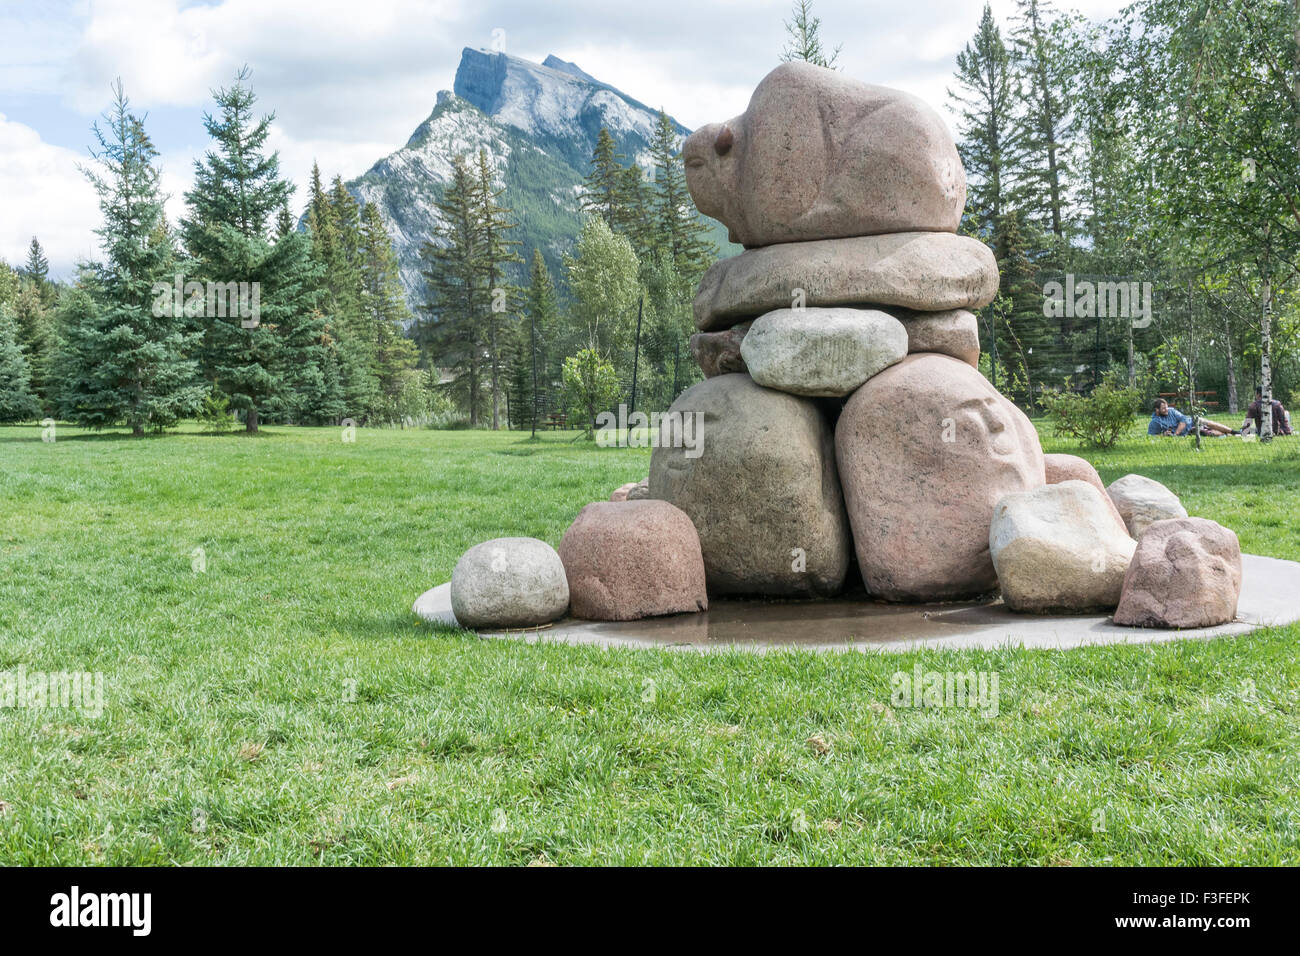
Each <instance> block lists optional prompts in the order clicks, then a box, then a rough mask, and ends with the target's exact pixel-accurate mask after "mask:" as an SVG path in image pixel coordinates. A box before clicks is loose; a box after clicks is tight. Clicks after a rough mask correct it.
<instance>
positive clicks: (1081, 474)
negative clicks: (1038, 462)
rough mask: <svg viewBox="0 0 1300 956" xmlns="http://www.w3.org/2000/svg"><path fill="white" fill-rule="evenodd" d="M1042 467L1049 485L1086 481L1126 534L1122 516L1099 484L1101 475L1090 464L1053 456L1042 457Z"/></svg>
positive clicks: (1079, 459) (1073, 457)
mask: <svg viewBox="0 0 1300 956" xmlns="http://www.w3.org/2000/svg"><path fill="white" fill-rule="evenodd" d="M1043 466H1044V470H1045V472H1046V475H1047V483H1048V484H1049V485H1059V484H1060V483H1061V482H1063V481H1086V482H1087V483H1088V484H1090V485H1092V486H1093V487H1094V488H1096V489H1097V490H1098V491H1100V492H1101V496H1102V498H1103V499H1104V500H1105V502H1106V508H1107V510H1108V511H1109V512H1110V513H1111V515H1112V516H1113V517H1114V519H1115V521H1116V523H1117V524H1118V525H1119V526H1120V527H1121V528H1123V529H1124V533H1125V534H1128V525H1127V524H1126V523H1125V522H1124V517H1123V515H1121V514H1120V513H1119V509H1118V508H1116V507H1115V502H1113V501H1111V500H1110V495H1109V494H1107V493H1106V486H1105V485H1104V484H1102V482H1101V475H1099V474H1097V469H1096V468H1094V467H1092V464H1091V462H1088V461H1086V460H1085V459H1083V458H1080V457H1079V456H1078V455H1055V454H1054V455H1044V456H1043Z"/></svg>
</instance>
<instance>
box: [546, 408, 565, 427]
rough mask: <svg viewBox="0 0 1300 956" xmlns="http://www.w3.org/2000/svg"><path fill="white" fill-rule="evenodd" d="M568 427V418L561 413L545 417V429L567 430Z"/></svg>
mask: <svg viewBox="0 0 1300 956" xmlns="http://www.w3.org/2000/svg"><path fill="white" fill-rule="evenodd" d="M568 425H569V416H568V415H565V414H564V413H563V412H551V414H549V415H547V416H546V427H547V428H549V429H551V430H552V431H556V430H560V429H564V428H567V427H568Z"/></svg>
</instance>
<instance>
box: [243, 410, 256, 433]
mask: <svg viewBox="0 0 1300 956" xmlns="http://www.w3.org/2000/svg"><path fill="white" fill-rule="evenodd" d="M244 422H245V425H244V431H245V432H246V433H247V434H249V435H252V434H254V433H255V432H256V431H257V409H256V408H250V409H249V410H248V414H247V415H246V416H245V417H244Z"/></svg>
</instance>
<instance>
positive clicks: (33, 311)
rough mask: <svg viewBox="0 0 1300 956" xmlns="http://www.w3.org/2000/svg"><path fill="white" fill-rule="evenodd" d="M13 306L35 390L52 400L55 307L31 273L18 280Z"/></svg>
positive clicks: (19, 337)
mask: <svg viewBox="0 0 1300 956" xmlns="http://www.w3.org/2000/svg"><path fill="white" fill-rule="evenodd" d="M47 285H49V284H48V283H47ZM12 308H13V318H14V322H15V325H16V327H17V335H18V344H19V346H21V348H22V350H23V354H24V355H25V356H26V359H27V365H28V368H29V370H30V373H31V387H32V390H33V391H34V392H35V393H36V396H37V398H38V399H40V400H41V401H42V402H44V401H48V399H49V394H48V390H49V382H48V380H47V378H48V371H49V364H50V361H51V358H52V355H53V352H54V346H55V342H56V337H55V332H54V321H53V310H52V309H51V308H49V307H48V306H47V304H46V299H45V298H44V297H43V296H42V294H41V292H40V288H39V286H38V285H37V282H36V281H35V280H33V279H31V278H28V277H27V276H23V278H22V279H21V280H20V281H19V283H18V292H17V295H15V296H14V297H13V302H12Z"/></svg>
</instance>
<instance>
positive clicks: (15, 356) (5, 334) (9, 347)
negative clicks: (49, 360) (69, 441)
mask: <svg viewBox="0 0 1300 956" xmlns="http://www.w3.org/2000/svg"><path fill="white" fill-rule="evenodd" d="M17 333H18V329H17V325H16V324H15V322H14V320H13V316H12V315H11V314H10V311H9V306H8V305H5V304H2V303H0V422H21V421H27V420H29V419H34V418H40V416H41V406H40V403H39V402H37V400H36V394H35V393H34V392H33V391H32V389H31V379H30V376H29V371H28V367H27V359H26V358H25V357H24V355H23V350H22V349H21V348H20V347H19V345H18V334H17Z"/></svg>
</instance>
